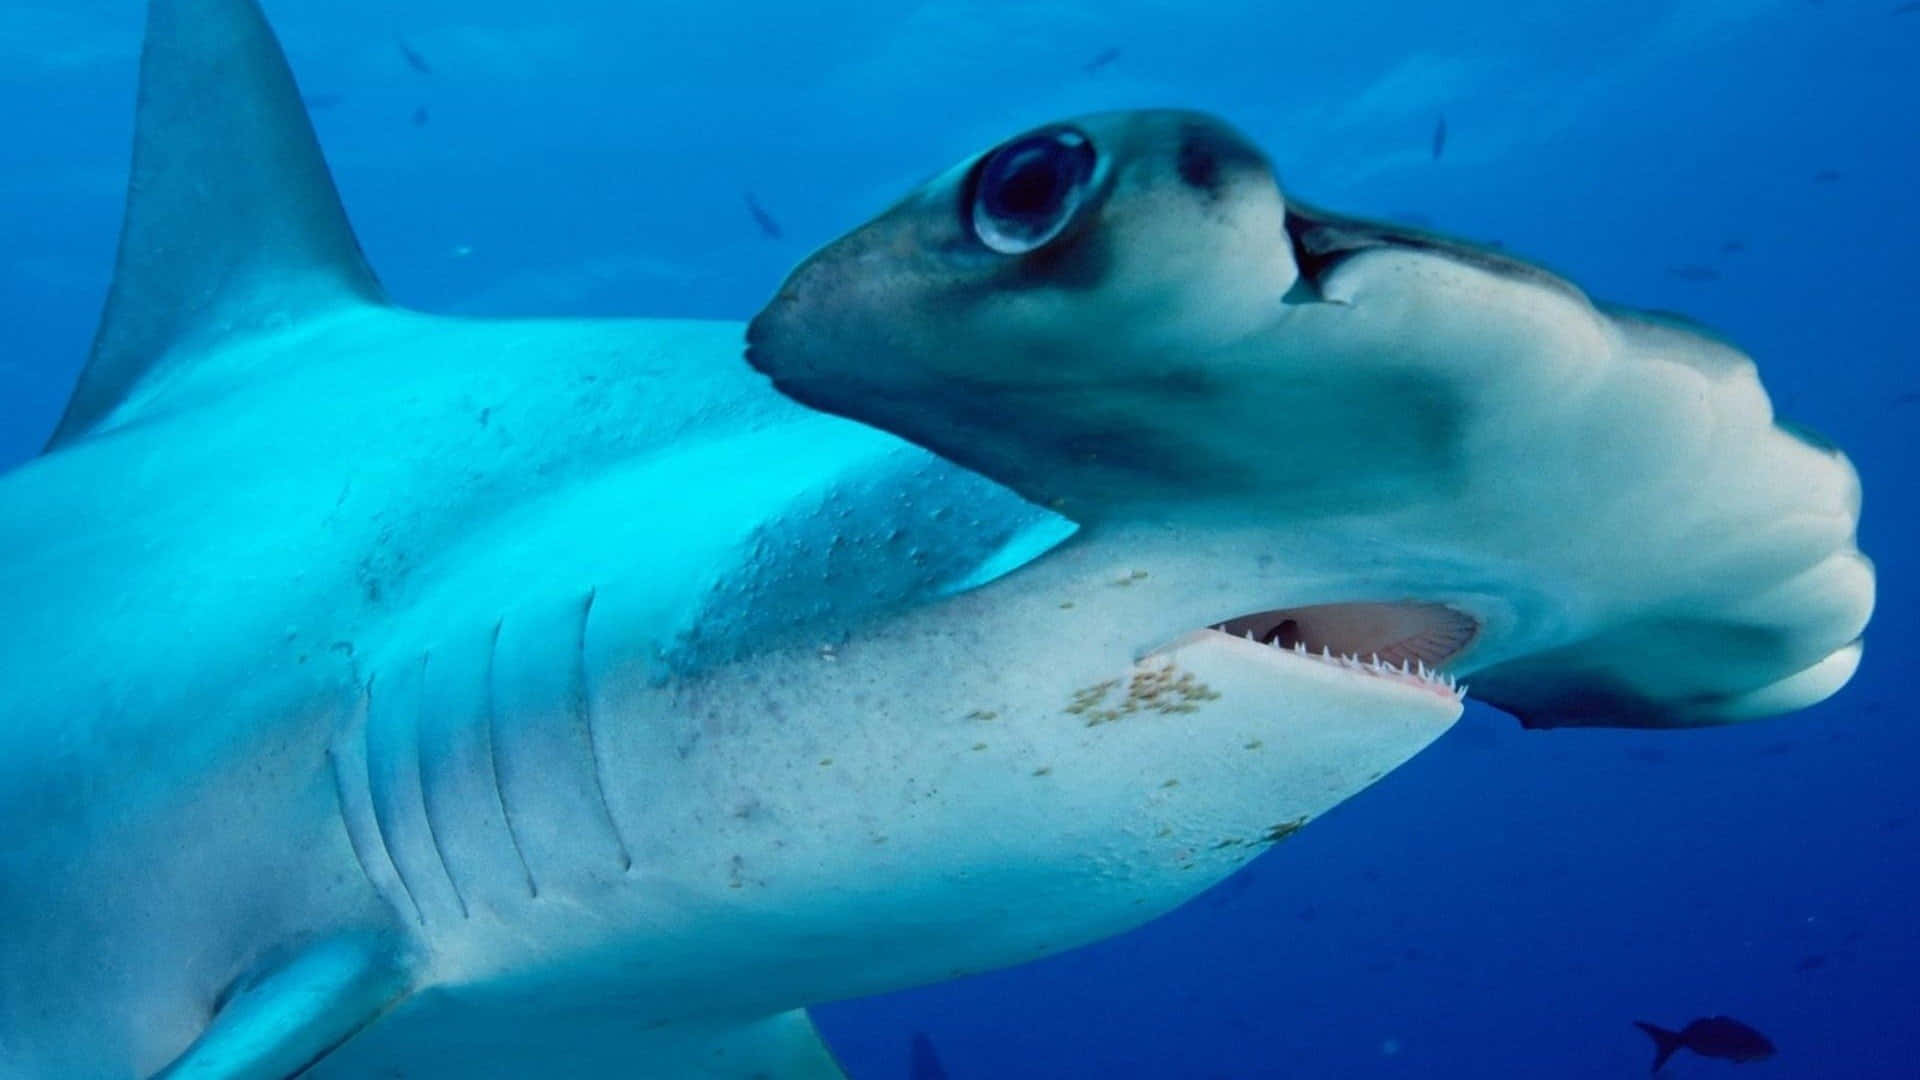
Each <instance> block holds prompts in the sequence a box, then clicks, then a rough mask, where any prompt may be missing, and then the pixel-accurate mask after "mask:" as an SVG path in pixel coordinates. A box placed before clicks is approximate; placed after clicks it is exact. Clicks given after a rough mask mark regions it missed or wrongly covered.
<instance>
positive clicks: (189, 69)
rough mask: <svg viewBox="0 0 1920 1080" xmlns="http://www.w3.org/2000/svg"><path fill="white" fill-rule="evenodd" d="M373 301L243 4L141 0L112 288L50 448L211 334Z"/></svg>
mask: <svg viewBox="0 0 1920 1080" xmlns="http://www.w3.org/2000/svg"><path fill="white" fill-rule="evenodd" d="M382 302H384V298H383V294H382V292H381V289H380V284H379V282H378V281H377V280H375V278H374V276H373V271H372V270H370V269H369V268H368V267H367V262H366V259H365V257H363V256H362V255H361V253H360V245H359V243H358V241H356V240H355V239H354V236H353V230H352V228H351V227H349V226H348V224H347V216H346V212H345V211H344V210H343V209H341V206H340V196H339V193H338V192H336V191H335V190H334V187H333V179H332V177H330V176H329V175H328V173H327V165H326V162H325V161H324V160H323V159H322V158H321V156H320V144H319V142H318V141H317V140H316V139H315V138H314V134H313V126H312V124H310V123H309V122H308V120H307V114H306V108H305V106H304V105H303V104H302V103H301V100H300V93H299V90H298V89H297V88H296V87H295V85H294V81H293V72H292V71H291V70H290V69H289V68H288V67H287V61H286V57H285V56H283V55H282V54H281V52H280V46H279V43H278V42H277V41H275V40H274V37H273V31H272V30H271V29H269V28H268V26H267V22H266V19H265V17H264V16H262V15H261V13H260V10H259V8H258V7H257V6H256V5H255V4H254V2H253V0H152V3H151V4H149V6H148V9H147V33H146V43H145V45H144V46H143V47H142V49H141V53H140V103H139V108H138V112H137V114H136V116H135V119H134V139H133V169H132V174H131V176H130V178H129V184H128V187H127V206H126V217H125V220H124V221H123V222H122V224H121V227H120V253H119V258H118V260H117V262H116V264H115V267H114V277H113V286H112V288H111V290H110V291H109V292H108V294H107V306H106V311H105V313H104V314H103V315H102V316H101V319H100V328H99V330H98V331H96V333H95V335H94V341H93V353H92V355H91V357H89V359H88V361H87V366H86V369H85V370H84V371H83V372H81V375H80V381H79V384H78V385H77V386H76V387H75V389H74V392H73V398H72V399H71V400H70V401H69V402H68V403H67V411H66V415H65V416H63V417H62V418H61V420H60V426H59V427H58V428H57V429H56V430H55V431H54V435H53V439H52V440H51V442H50V443H49V444H48V445H49V448H50V449H51V448H53V447H58V446H61V445H63V444H65V443H69V442H72V441H74V440H76V439H78V438H80V437H82V436H84V435H86V434H87V433H89V432H91V431H93V430H95V429H97V428H99V427H101V426H102V423H103V421H105V420H106V419H107V418H108V417H109V416H110V415H112V414H113V413H114V412H115V411H116V410H117V409H119V408H120V406H121V405H122V403H123V402H125V401H127V400H128V398H129V397H131V396H133V395H134V393H135V392H136V390H138V389H140V388H141V387H143V386H151V385H153V384H154V383H156V382H157V381H158V380H159V379H160V378H162V377H163V376H165V375H168V374H170V373H173V372H175V371H177V370H178V369H179V368H180V367H182V366H184V365H187V364H190V363H192V357H193V355H194V354H195V353H196V352H199V351H203V350H204V349H205V347H207V346H209V345H212V344H214V343H215V342H218V341H220V340H222V339H226V338H230V337H235V336H239V335H245V334H249V333H254V332H258V331H261V330H266V329H274V328H281V327H285V326H288V325H290V324H293V323H297V322H300V321H302V320H304V319H308V318H312V317H315V316H317V315H320V314H323V313H325V312H327V311H330V310H337V309H338V308H339V307H341V306H343V305H351V304H368V303H382Z"/></svg>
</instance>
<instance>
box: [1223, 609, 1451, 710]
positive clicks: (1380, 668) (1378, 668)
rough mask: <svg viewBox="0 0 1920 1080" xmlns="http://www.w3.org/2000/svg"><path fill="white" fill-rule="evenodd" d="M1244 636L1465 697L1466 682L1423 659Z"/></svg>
mask: <svg viewBox="0 0 1920 1080" xmlns="http://www.w3.org/2000/svg"><path fill="white" fill-rule="evenodd" d="M1207 629H1209V630H1213V631H1216V632H1218V633H1228V631H1227V628H1226V624H1224V623H1219V624H1215V625H1213V626H1210V627H1208V628H1207ZM1244 636H1245V638H1246V639H1247V640H1248V641H1250V642H1252V643H1254V644H1255V645H1261V644H1264V645H1265V646H1266V647H1267V648H1269V649H1272V650H1274V651H1275V652H1290V653H1292V654H1294V655H1295V656H1299V657H1303V658H1305V659H1308V660H1312V661H1314V662H1316V663H1322V664H1332V665H1334V666H1335V667H1339V668H1343V669H1345V670H1348V671H1358V672H1360V673H1362V674H1365V675H1373V676H1377V677H1379V678H1383V679H1392V680H1394V681H1395V682H1404V683H1410V684H1412V685H1415V686H1420V687H1424V688H1427V689H1433V690H1444V691H1446V692H1447V693H1449V694H1451V695H1453V698H1454V700H1456V701H1459V700H1462V699H1464V698H1465V697H1466V696H1467V684H1465V683H1463V682H1460V681H1459V680H1458V679H1455V678H1454V677H1453V676H1452V675H1449V674H1447V673H1446V672H1444V671H1441V670H1440V669H1439V668H1435V667H1428V666H1427V664H1426V662H1425V661H1423V660H1402V661H1400V663H1399V664H1397V665H1396V664H1394V663H1391V662H1390V661H1386V660H1382V659H1380V657H1379V656H1378V655H1377V654H1376V655H1372V656H1368V657H1366V658H1364V659H1363V658H1361V657H1359V656H1356V655H1355V654H1353V653H1335V652H1334V651H1333V650H1332V649H1329V648H1327V647H1326V646H1325V645H1322V646H1321V647H1320V651H1319V652H1314V651H1313V650H1312V649H1309V648H1307V645H1306V643H1305V642H1303V641H1296V642H1294V643H1293V644H1292V645H1282V644H1280V642H1279V641H1278V640H1274V641H1268V642H1262V641H1260V640H1259V639H1258V638H1256V637H1254V636H1253V631H1251V630H1248V631H1247V632H1246V633H1245V635H1244Z"/></svg>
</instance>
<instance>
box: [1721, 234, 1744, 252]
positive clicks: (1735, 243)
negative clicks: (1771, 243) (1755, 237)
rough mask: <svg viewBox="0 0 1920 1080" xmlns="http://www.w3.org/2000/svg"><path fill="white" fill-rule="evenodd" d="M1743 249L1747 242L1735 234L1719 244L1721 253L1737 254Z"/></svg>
mask: <svg viewBox="0 0 1920 1080" xmlns="http://www.w3.org/2000/svg"><path fill="white" fill-rule="evenodd" d="M1745 250H1747V242H1746V241H1745V240H1742V239H1740V238H1739V237H1737V236H1736V237H1734V238H1732V239H1730V240H1728V241H1727V242H1726V243H1724V244H1721V245H1720V254H1722V255H1737V254H1739V253H1740V252H1742V251H1745Z"/></svg>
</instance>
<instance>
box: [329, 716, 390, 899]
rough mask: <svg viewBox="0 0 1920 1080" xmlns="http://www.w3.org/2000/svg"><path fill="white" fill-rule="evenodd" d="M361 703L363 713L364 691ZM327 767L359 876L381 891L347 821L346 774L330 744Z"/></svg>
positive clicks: (365, 852) (341, 821)
mask: <svg viewBox="0 0 1920 1080" xmlns="http://www.w3.org/2000/svg"><path fill="white" fill-rule="evenodd" d="M361 703H362V709H361V711H362V715H364V714H365V705H366V697H365V695H364V692H363V694H362V697H361ZM327 767H328V768H329V769H331V770H332V771H333V800H334V807H335V809H336V810H338V811H339V816H340V827H341V828H342V829H344V830H345V831H346V834H347V846H348V847H349V848H352V849H353V861H354V862H355V863H357V864H359V866H360V876H361V877H363V878H366V879H367V884H368V885H371V886H373V891H374V892H375V893H376V894H377V893H379V892H380V891H381V889H380V883H379V882H377V881H375V880H373V869H372V868H371V867H369V866H368V865H367V850H366V848H365V847H364V846H363V845H362V844H361V843H360V834H359V833H358V832H357V831H356V830H355V829H354V827H353V826H352V825H351V824H349V823H348V821H347V776H346V772H345V770H343V769H342V768H341V767H340V754H339V752H338V751H336V750H335V749H334V748H333V747H331V746H329V747H327Z"/></svg>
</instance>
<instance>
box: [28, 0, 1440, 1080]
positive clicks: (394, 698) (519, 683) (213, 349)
mask: <svg viewBox="0 0 1920 1080" xmlns="http://www.w3.org/2000/svg"><path fill="white" fill-rule="evenodd" d="M136 131H137V134H136V144H135V149H134V164H133V176H132V181H131V186H130V195H129V199H128V206H127V217H126V223H125V226H124V229H123V234H122V243H121V251H120V255H119V262H118V267H117V271H116V276H115V281H114V285H113V289H112V292H111V295H110V297H109V301H108V305H107V311H106V314H105V316H104V318H103V321H102V325H101V329H100V332H99V335H98V337H97V339H96V343H95V348H94V353H93V356H92V358H91V360H90V362H89V364H88V367H87V369H86V371H85V372H84V373H83V375H82V377H81V380H80V384H79V386H78V387H77V389H76V391H75V394H74V397H73V399H72V401H71V403H70V405H69V407H68V410H67V413H66V416H65V417H64V418H63V420H62V422H61V425H60V427H59V429H58V430H57V432H56V434H55V437H54V440H53V443H52V445H51V446H50V448H49V451H48V452H47V453H46V454H45V455H43V456H42V457H40V458H38V459H36V460H34V461H32V462H30V463H28V464H27V465H25V466H23V467H21V468H19V469H17V470H15V471H13V472H11V473H9V474H7V475H6V476H5V477H3V478H0V549H3V550H5V551H6V552H7V553H8V557H7V558H6V559H5V560H4V561H0V596H5V597H6V600H5V608H4V611H5V616H6V617H5V618H4V619H0V715H3V716H5V717H6V718H7V723H6V724H5V725H0V813H4V815H5V819H6V820H8V821H10V822H14V823H16V824H17V825H18V826H19V827H18V828H16V829H15V830H14V831H13V832H12V834H11V838H10V839H9V841H8V843H7V844H6V845H4V846H3V847H0V922H3V923H4V924H5V925H6V926H7V928H8V932H7V934H6V935H4V937H0V1074H4V1075H7V1076H9V1077H15V1076H18V1077H74V1076H86V1077H101V1078H147V1077H155V1076H159V1077H165V1078H167V1080H187V1078H193V1080H282V1078H285V1077H291V1076H294V1075H296V1074H298V1075H303V1076H315V1077H360V1076H370V1075H381V1076H395V1075H401V1076H408V1077H415V1078H420V1077H429V1078H430V1077H461V1078H463V1080H466V1078H476V1077H488V1076H502V1077H504V1076H525V1075H569V1076H579V1077H592V1076H620V1077H648V1076H657V1077H675V1078H680V1077H700V1076H710V1077H741V1078H744V1077H758V1076H776V1077H783V1078H803V1077H812V1076H834V1075H837V1074H838V1070H837V1067H836V1066H835V1064H834V1062H833V1060H832V1055H831V1054H830V1053H829V1052H828V1051H827V1049H826V1048H825V1047H824V1046H823V1045H822V1044H821V1043H820V1041H819V1039H818V1038H817V1036H816V1035H815V1034H814V1033H813V1031H812V1028H811V1025H810V1024H809V1022H808V1021H807V1019H806V1016H805V1014H804V1012H803V1011H802V1007H803V1006H805V1005H806V1004H808V1003H812V1002H819V1001H825V1000H831V999H835V998H842V997H846V996H849V995H855V994H862V993H869V992H875V991H880V990H885V989H889V988H894V987H900V986H905V985H910V984H914V983H923V982H927V981H931V980H936V979H940V978H946V977H950V976H953V975H956V974H960V973H964V972H967V971H975V970H982V969H985V968H990V967H997V966H1003V965H1006V964H1011V963H1016V962H1019V961H1022V960H1025V959H1029V958H1032V957H1035V956H1040V955H1044V954H1047V953H1049V952H1053V951H1057V950H1060V949H1064V948H1068V947H1071V946H1072V945H1075V944H1077V943H1081V942H1085V941H1090V940H1094V939H1097V938H1099V937H1103V936H1106V935H1108V934H1111V933H1114V932H1117V931H1119V930H1121V929H1124V928H1126V927H1129V926H1133V925H1137V924H1138V923H1140V922H1142V921H1144V920H1146V919H1148V918H1151V917H1152V916H1153V915H1154V914H1156V913H1158V912H1160V911H1164V910H1166V909H1168V908H1170V907H1172V906H1174V905H1175V904H1177V903H1179V902H1180V901H1182V900H1184V899H1186V898H1187V897H1190V896H1191V895H1193V894H1194V893H1196V892H1198V891H1200V890H1201V889H1203V888H1204V887H1205V886H1206V885H1207V884H1209V883H1211V882H1212V881H1214V880H1217V879H1218V878H1220V877H1221V876H1224V875H1225V874H1227V873H1229V872H1231V871H1232V870H1233V869H1234V868H1236V867H1237V866H1239V865H1241V864H1242V863H1244V862H1245V861H1246V860H1247V859H1249V858H1251V857H1252V856H1253V855H1254V854H1256V853H1257V852H1258V851H1260V850H1262V849H1263V848H1264V847H1265V846H1266V845H1267V844H1268V843H1271V842H1273V841H1275V840H1278V839H1280V838H1283V837H1284V836H1286V835H1287V834H1289V833H1290V832H1291V831H1292V830H1293V829H1295V828H1298V827H1299V826H1300V825H1301V824H1302V823H1304V822H1305V821H1306V820H1308V819H1310V818H1312V817H1313V816H1315V815H1317V814H1319V813H1320V812H1322V811H1324V810H1325V809H1327V808H1328V807H1330V806H1332V805H1334V804H1335V803H1337V802H1338V801H1340V800H1341V799H1343V798H1345V797H1347V796H1349V795H1351V794H1353V793H1354V792H1357V791H1359V790H1361V789H1362V788H1364V787H1365V786H1367V785H1368V784H1369V783H1371V782H1372V781H1373V780H1374V779H1376V778H1378V777H1379V776H1380V775H1382V774H1383V773H1384V772H1386V771H1388V770H1390V769H1392V768H1393V767H1394V766H1396V765H1397V764H1398V763H1400V762H1401V761H1403V760H1405V759H1406V758H1407V757H1408V756H1410V755H1411V754H1413V753H1415V752H1417V751H1418V750H1419V749H1420V748H1421V747H1422V746H1424V745H1426V744H1427V743H1428V742H1430V741H1431V740H1432V739H1434V738H1435V737H1437V736H1438V735H1439V734H1440V733H1441V732H1443V731H1444V730H1445V729H1446V728H1447V727H1448V725H1450V724H1451V723H1452V721H1453V720H1454V719H1455V718H1456V717H1457V715H1458V713H1459V710H1460V704H1459V701H1458V700H1457V698H1456V696H1455V695H1454V694H1453V693H1452V692H1451V691H1450V689H1449V688H1448V687H1447V686H1445V685H1444V684H1443V683H1442V682H1441V681H1439V680H1437V679H1430V678H1420V677H1414V676H1407V677H1387V676H1385V675H1384V674H1379V675H1366V676H1359V675H1356V674H1355V673H1353V672H1348V671H1343V670H1340V669H1339V668H1338V667H1337V666H1334V665H1322V664H1317V663H1307V662H1304V661H1302V662H1300V663H1298V665H1297V666H1298V668H1299V669H1300V670H1299V671H1297V672H1294V673H1293V675H1294V677H1292V678H1290V679H1283V680H1280V681H1279V683H1278V685H1276V677H1275V673H1276V671H1280V672H1281V673H1282V674H1285V673H1286V665H1290V664H1293V661H1292V660H1283V661H1277V660H1276V659H1275V652H1274V650H1272V649H1270V648H1267V647H1265V646H1261V645H1257V644H1253V643H1248V642H1244V641H1228V640H1226V639H1224V638H1220V640H1217V641H1216V640H1210V639H1209V640H1196V641H1191V642H1173V643H1171V644H1168V645H1167V646H1166V647H1164V648H1161V649H1159V650H1158V651H1157V652H1156V653H1155V654H1154V655H1152V656H1143V655H1142V653H1141V650H1139V649H1138V648H1137V647H1136V642H1135V638H1136V635H1137V632H1138V627H1140V626H1141V625H1143V624H1144V623H1145V622H1147V621H1148V620H1147V616H1148V615H1149V614H1150V613H1153V612H1155V611H1156V609H1158V608H1159V607H1160V606H1161V605H1163V604H1164V603H1165V602H1166V601H1167V600H1168V598H1169V597H1174V596H1178V595H1180V594H1181V593H1182V592H1183V591H1185V590H1186V589H1188V588H1190V587H1192V586H1194V585H1195V584H1196V582H1195V581H1193V580H1187V581H1185V582H1183V581H1182V580H1181V578H1182V577H1183V576H1184V577H1187V578H1189V579H1191V578H1192V571H1193V570H1195V569H1204V567H1201V568H1196V567H1191V566H1188V565H1186V564H1184V563H1168V564H1166V565H1165V566H1164V567H1160V566H1153V567H1151V568H1143V564H1141V563H1139V562H1136V561H1132V560H1131V558H1130V556H1131V554H1132V553H1131V552H1130V551H1128V550H1126V549H1125V548H1115V547H1112V546H1107V545H1078V544H1073V543H1067V542H1065V541H1068V539H1069V538H1070V537H1071V535H1072V534H1073V533H1074V531H1075V528H1076V526H1075V525H1074V524H1073V523H1072V522H1071V521H1069V520H1067V519H1065V518H1063V517H1061V516H1059V515H1056V514H1054V513H1052V512H1050V511H1047V510H1044V509H1042V508H1039V507H1036V506H1034V505H1033V504H1031V503H1029V502H1027V501H1025V500H1023V499H1022V498H1020V497H1019V496H1018V495H1016V494H1014V493H1013V492H1011V491H1009V490H1007V489H1005V488H1002V487H1000V486H998V485H995V484H993V483H991V482H989V481H987V480H985V479H983V478H981V477H979V476H977V475H975V474H972V473H970V472H967V471H965V470H963V469H961V468H959V467H957V466H954V465H951V464H949V463H947V462H945V461H943V460H941V459H939V458H937V457H935V456H933V455H931V454H929V453H928V452H926V451H924V450H922V449H919V448H917V447H914V446H912V445H910V444H907V443H903V442H901V441H900V440H898V439H897V438H895V437H892V436H890V435H887V434H884V433H881V432H879V431H876V430H874V429H872V428H868V427H865V426H862V425H858V424H854V423H850V422H847V421H844V420H841V419H838V418H835V417H831V416H827V415H823V414H820V413H816V412H812V411H809V410H806V409H803V408H801V407H799V406H797V405H794V404H793V403H791V402H789V401H787V400H786V399H784V398H782V397H780V396H779V395H778V394H776V393H775V392H773V391H772V390H771V389H770V388H769V387H767V386H766V384H765V383H764V382H763V381H762V380H761V379H760V378H759V377H757V376H756V375H754V374H753V373H752V372H751V371H750V370H749V369H748V368H747V367H746V366H745V365H744V364H743V363H742V361H741V347H742V327H741V326H740V325H739V324H733V323H693V322H671V321H652V320H600V321H595V320H551V321H539V320H474V319H453V318H442V317H435V316H430V315H425V314H420V313H417V312H410V311H406V310H403V309H400V308H398V307H395V306H394V305H392V304H390V303H388V302H387V301H386V300H385V298H384V296H383V294H382V292H381V290H380V287H379V285H378V282H377V280H376V279H375V277H374V275H373V274H372V272H371V271H370V270H369V269H368V267H367V266H366V264H365V262H364V260H363V259H362V257H361V255H360V253H359V250H358V246H357V244H356V243H355V241H354V239H353V237H352V234H351V232H350V231H349V230H348V227H347V224H346V220H345V216H344V214H343V212H342V210H341V207H340V204H339V201H338V198H337V196H336V194H335V192H334V190H333V187H332V184H331V182H330V180H329V178H328V177H327V174H326V170H325V166H324V163H323V162H322V161H321V158H320V154H319V150H318V147H317V144H316V143H315V141H314V138H313V135H312V132H311V130H310V128H309V127H308V125H307V123H306V120H305V117H304V114H303V112H302V110H301V108H300V106H299V99H298V95H297V91H296V89H295V86H294V83H293V80H292V77H291V75H290V73H289V72H288V70H287V68H286V65H285V62H284V60H283V58H282V57H281V55H280V53H279V50H278V47H277V45H276V43H275V42H274V40H273V38H272V35H271V32H270V30H269V29H268V27H267V25H266V23H265V22H264V20H263V18H262V17H261V15H260V13H259V12H258V10H257V9H256V8H255V7H254V6H253V5H252V4H251V3H250V2H248V0H155V2H154V3H153V4H152V5H151V7H150V10H149V21H148V30H147V38H146V43H145V46H144V51H143V56H142V74H141V98H140V107H139V115H138V120H137V125H136ZM1042 555H1045V556H1046V557H1045V558H1042V557H1041V556H1042ZM1225 587H1226V585H1225V575H1222V580H1221V582H1217V583H1213V584H1209V585H1207V588H1209V589H1213V590H1216V591H1217V590H1219V589H1222V588H1225ZM1183 603H1186V604H1188V606H1190V604H1191V601H1184V602H1183ZM1214 637H1216V638H1219V637H1220V636H1219V635H1215V636H1214ZM1276 664H1279V665H1281V666H1280V667H1276ZM1266 748H1271V749H1266Z"/></svg>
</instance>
